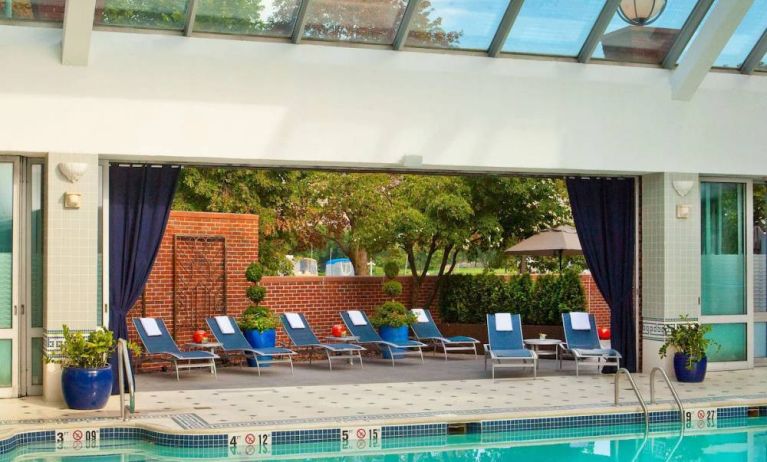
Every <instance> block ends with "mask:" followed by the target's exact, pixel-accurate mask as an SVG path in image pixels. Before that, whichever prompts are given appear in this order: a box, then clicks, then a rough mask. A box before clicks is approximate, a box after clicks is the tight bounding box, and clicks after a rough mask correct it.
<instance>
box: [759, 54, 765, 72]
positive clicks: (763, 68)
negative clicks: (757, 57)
mask: <svg viewBox="0 0 767 462" xmlns="http://www.w3.org/2000/svg"><path fill="white" fill-rule="evenodd" d="M756 68H757V69H758V70H760V71H767V54H765V55H764V56H763V57H762V61H761V62H760V63H759V65H758V66H757V67H756Z"/></svg>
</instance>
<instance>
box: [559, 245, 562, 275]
mask: <svg viewBox="0 0 767 462" xmlns="http://www.w3.org/2000/svg"><path fill="white" fill-rule="evenodd" d="M558 253H559V274H562V250H559V251H558Z"/></svg>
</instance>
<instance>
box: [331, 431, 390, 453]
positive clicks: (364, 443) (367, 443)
mask: <svg viewBox="0 0 767 462" xmlns="http://www.w3.org/2000/svg"><path fill="white" fill-rule="evenodd" d="M340 436H341V450H342V451H361V450H369V449H380V448H381V427H368V426H364V427H346V428H342V429H341V435H340Z"/></svg>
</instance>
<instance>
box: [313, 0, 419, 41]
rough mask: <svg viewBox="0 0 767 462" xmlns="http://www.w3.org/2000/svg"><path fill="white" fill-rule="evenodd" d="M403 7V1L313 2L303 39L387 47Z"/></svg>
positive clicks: (329, 0)
mask: <svg viewBox="0 0 767 462" xmlns="http://www.w3.org/2000/svg"><path fill="white" fill-rule="evenodd" d="M406 6H407V1H404V0H364V1H361V0H313V1H311V2H309V8H308V9H307V11H306V26H305V28H304V37H305V38H308V39H318V40H344V41H349V42H365V43H380V44H386V45H390V44H392V43H394V36H395V35H396V33H397V28H399V26H400V23H401V22H402V15H403V14H404V13H405V7H406Z"/></svg>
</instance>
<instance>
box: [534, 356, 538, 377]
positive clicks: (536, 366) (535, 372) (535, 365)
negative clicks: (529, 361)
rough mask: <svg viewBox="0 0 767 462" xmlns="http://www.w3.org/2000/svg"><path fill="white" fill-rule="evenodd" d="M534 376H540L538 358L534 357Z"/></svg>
mask: <svg viewBox="0 0 767 462" xmlns="http://www.w3.org/2000/svg"><path fill="white" fill-rule="evenodd" d="M533 378H534V379H537V378H538V358H534V359H533Z"/></svg>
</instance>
